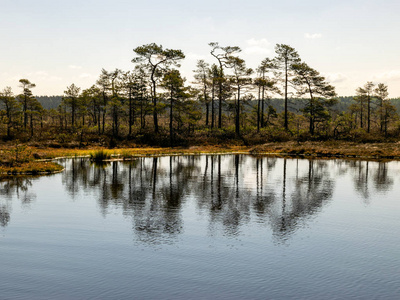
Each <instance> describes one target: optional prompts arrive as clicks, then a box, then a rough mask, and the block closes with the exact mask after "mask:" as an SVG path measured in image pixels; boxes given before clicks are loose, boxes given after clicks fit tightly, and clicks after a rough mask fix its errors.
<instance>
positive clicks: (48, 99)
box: [35, 96, 400, 113]
mask: <svg viewBox="0 0 400 300" xmlns="http://www.w3.org/2000/svg"><path fill="white" fill-rule="evenodd" d="M354 97H355V96H338V97H336V98H337V100H338V102H337V103H336V104H334V105H333V107H332V109H333V110H335V111H339V112H341V111H348V110H349V107H350V106H351V105H352V104H354ZM35 98H36V99H37V100H38V101H39V103H40V104H41V105H42V106H43V108H44V109H47V110H50V109H57V108H58V107H59V105H60V104H61V102H62V101H63V96H35ZM268 101H269V103H270V104H271V105H272V106H273V107H275V109H276V111H277V112H278V113H281V112H283V110H284V99H279V98H273V99H269V100H268ZM388 101H390V103H391V104H392V105H393V106H394V107H396V111H397V112H400V98H393V99H389V100H388ZM289 102H290V105H289V111H290V112H293V113H299V111H300V110H301V109H302V107H303V106H304V99H301V98H295V99H289ZM249 106H251V107H253V108H254V107H256V106H257V100H250V103H249Z"/></svg>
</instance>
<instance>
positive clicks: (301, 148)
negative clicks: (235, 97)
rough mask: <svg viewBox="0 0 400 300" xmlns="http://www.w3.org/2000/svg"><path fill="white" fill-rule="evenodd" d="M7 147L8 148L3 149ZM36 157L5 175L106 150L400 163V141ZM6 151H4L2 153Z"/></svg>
mask: <svg viewBox="0 0 400 300" xmlns="http://www.w3.org/2000/svg"><path fill="white" fill-rule="evenodd" d="M3 148H4V147H3ZM28 148H29V151H30V152H31V153H32V154H33V157H34V158H35V159H34V160H33V161H30V162H29V163H27V164H26V166H25V165H24V164H21V165H20V166H17V167H6V166H0V175H1V176H18V175H48V174H55V173H59V172H62V171H63V170H64V168H63V167H62V166H60V165H59V164H57V163H56V162H54V161H53V160H57V159H63V158H74V157H76V158H78V157H82V158H83V157H87V158H89V157H90V154H92V153H94V152H96V151H100V150H103V151H105V152H107V153H109V155H110V156H111V158H110V159H105V160H104V161H117V160H118V161H127V160H132V159H135V158H138V157H147V156H150V157H154V156H169V155H174V156H178V155H202V154H204V155H207V154H208V155H223V154H248V155H254V156H275V157H287V158H304V159H356V160H375V161H382V160H383V161H396V160H400V142H396V143H363V144H361V143H355V142H340V141H327V142H302V143H299V142H293V141H292V142H273V143H266V144H262V145H256V146H236V145H223V146H210V145H204V146H191V147H185V148H184V147H174V148H171V147H164V148H162V147H132V148H115V149H106V148H104V147H96V146H94V147H89V148H86V149H74V148H42V147H40V148H39V147H28ZM1 149H2V148H0V150H1ZM35 165H36V167H35Z"/></svg>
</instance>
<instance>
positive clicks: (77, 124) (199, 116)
mask: <svg viewBox="0 0 400 300" xmlns="http://www.w3.org/2000/svg"><path fill="white" fill-rule="evenodd" d="M209 46H210V48H209V49H210V53H209V60H208V62H206V61H205V60H199V61H198V62H197V65H196V66H194V70H193V72H194V73H193V74H194V75H193V78H194V79H193V80H192V81H191V82H188V81H187V80H186V79H185V78H183V77H182V76H181V73H180V71H179V67H180V63H181V62H182V61H183V60H184V58H185V55H184V53H183V52H182V51H181V50H179V49H166V48H164V47H162V46H161V45H157V44H155V43H152V44H147V45H142V46H139V47H136V48H135V49H133V53H132V69H131V70H128V71H123V70H120V69H115V70H105V69H102V70H101V72H100V74H99V77H98V80H97V81H96V82H94V83H93V85H92V86H91V87H90V88H87V89H81V88H80V87H78V86H76V85H75V84H74V83H71V84H70V85H68V86H66V88H65V91H64V94H63V95H56V96H34V89H35V87H36V85H35V83H33V82H31V81H30V80H29V79H27V78H23V79H20V80H19V87H20V89H19V90H18V91H12V90H11V88H10V87H5V88H4V89H2V90H1V92H0V137H1V138H2V139H3V140H4V141H12V140H19V141H23V142H26V141H36V142H40V143H45V142H46V143H47V144H48V145H59V146H65V145H79V146H85V145H90V144H93V143H100V144H104V145H107V146H110V147H112V146H116V145H118V143H120V142H131V143H136V144H143V145H160V146H189V145H199V144H221V143H234V144H245V145H249V144H261V143H266V142H270V141H287V140H299V141H303V140H328V139H337V140H354V141H360V142H363V141H384V140H390V139H396V138H398V137H399V134H400V122H399V116H398V114H397V112H398V111H399V109H400V99H389V98H388V95H389V93H388V86H387V85H385V84H384V83H373V82H366V83H360V87H359V88H357V89H356V90H355V91H354V96H346V97H344V96H338V95H337V94H336V91H335V87H334V86H332V85H331V84H330V83H329V82H327V80H326V78H325V77H323V76H322V75H321V74H320V73H319V72H318V71H317V70H315V69H313V68H312V67H310V66H309V65H308V64H307V63H306V62H304V61H302V60H301V58H300V55H299V54H298V53H297V51H296V50H295V49H294V48H292V47H290V46H289V45H285V44H277V45H276V47H275V56H274V57H271V58H265V59H264V60H262V61H261V62H260V64H259V65H258V66H257V67H256V68H254V69H252V68H249V67H247V66H246V62H245V61H244V60H243V59H242V58H241V57H240V52H241V49H240V48H239V47H236V46H221V45H219V43H210V44H209Z"/></svg>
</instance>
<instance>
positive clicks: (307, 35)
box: [304, 33, 322, 40]
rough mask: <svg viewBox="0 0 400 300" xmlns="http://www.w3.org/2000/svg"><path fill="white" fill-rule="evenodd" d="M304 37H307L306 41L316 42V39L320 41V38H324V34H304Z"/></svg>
mask: <svg viewBox="0 0 400 300" xmlns="http://www.w3.org/2000/svg"><path fill="white" fill-rule="evenodd" d="M304 37H305V38H306V39H311V40H315V39H320V38H322V34H321V33H313V34H311V33H305V34H304Z"/></svg>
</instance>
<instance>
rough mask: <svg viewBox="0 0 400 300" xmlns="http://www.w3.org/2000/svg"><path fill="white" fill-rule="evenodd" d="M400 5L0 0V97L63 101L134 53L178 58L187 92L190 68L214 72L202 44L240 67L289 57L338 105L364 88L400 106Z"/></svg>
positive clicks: (306, 0) (293, 0)
mask: <svg viewBox="0 0 400 300" xmlns="http://www.w3.org/2000/svg"><path fill="white" fill-rule="evenodd" d="M399 12H400V1H399V0H380V1H377V0H346V1H342V0H335V1H331V0H326V1H325V0H290V1H289V0H279V1H276V0H274V1H270V0H245V1H244V0H241V1H239V0H202V1H197V0H190V1H189V0H187V1H183V0H169V1H165V0H164V1H160V0H153V1H143V0H141V1H137V0H112V1H111V0H79V1H77V0H68V1H66V0H62V1H61V0H0V40H1V45H0V90H2V89H3V88H5V87H6V86H11V87H12V89H13V92H14V93H15V94H18V93H20V90H21V88H20V87H19V83H18V81H19V79H22V78H26V79H28V80H30V81H31V82H33V83H35V84H36V88H34V89H33V93H34V94H35V95H62V94H63V92H64V91H65V90H66V88H67V86H69V85H71V84H72V83H74V84H75V85H77V86H79V87H81V88H82V89H86V88H89V87H90V86H91V85H93V84H94V83H95V82H96V80H97V79H98V77H99V75H100V73H101V69H102V68H104V69H106V70H108V71H112V70H114V69H116V68H118V69H122V70H124V71H128V70H131V69H133V67H134V65H133V63H131V60H132V58H134V57H135V54H134V52H133V49H134V48H136V47H137V46H141V45H144V44H149V43H153V42H154V43H156V44H160V45H162V46H163V47H164V48H170V49H181V50H182V51H183V52H184V54H185V55H186V58H185V60H184V61H183V62H182V66H181V68H180V70H181V73H182V74H183V75H184V76H185V77H186V78H187V82H188V83H191V81H192V77H193V72H192V71H193V70H194V69H195V68H196V62H197V60H199V59H204V60H205V61H206V62H208V63H216V60H215V58H213V57H212V56H211V55H210V49H211V48H210V46H209V45H208V44H209V43H210V42H219V44H220V45H221V46H239V47H240V48H241V49H242V52H241V53H240V54H239V56H240V57H241V58H243V59H245V61H246V64H247V67H251V68H257V66H258V65H259V64H260V62H261V61H262V60H263V59H264V58H266V57H270V58H273V57H274V55H275V53H274V48H275V45H276V44H288V45H290V46H291V47H293V48H295V49H296V50H297V52H298V53H299V55H300V57H301V59H302V60H303V61H304V62H306V63H307V64H308V65H309V66H311V67H312V68H314V69H316V70H318V71H319V72H320V73H321V74H322V75H324V76H325V77H326V78H327V80H328V81H329V82H330V83H331V84H332V85H334V86H335V87H336V91H337V93H338V94H339V95H341V96H350V95H354V94H355V90H356V89H357V87H360V86H363V85H364V84H365V83H366V82H367V81H372V82H374V83H385V84H387V85H388V87H389V93H390V95H389V96H390V97H400V59H399V49H400V38H399V36H400V35H399V34H400V18H399V16H398V14H399Z"/></svg>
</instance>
